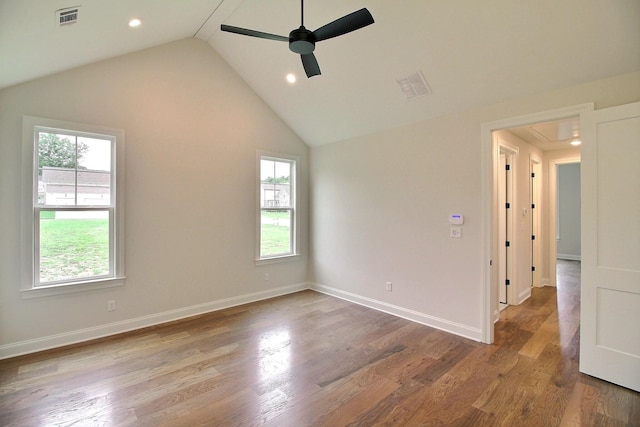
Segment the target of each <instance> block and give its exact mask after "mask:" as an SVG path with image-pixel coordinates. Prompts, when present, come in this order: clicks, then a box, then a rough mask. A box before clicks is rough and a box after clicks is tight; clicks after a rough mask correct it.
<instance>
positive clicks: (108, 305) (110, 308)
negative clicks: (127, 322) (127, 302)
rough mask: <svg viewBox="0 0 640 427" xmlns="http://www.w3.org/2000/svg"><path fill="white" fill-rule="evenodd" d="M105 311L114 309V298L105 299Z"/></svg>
mask: <svg viewBox="0 0 640 427" xmlns="http://www.w3.org/2000/svg"><path fill="white" fill-rule="evenodd" d="M107 311H116V300H114V299H111V300H109V301H107Z"/></svg>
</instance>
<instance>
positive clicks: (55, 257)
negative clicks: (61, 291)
mask: <svg viewBox="0 0 640 427" xmlns="http://www.w3.org/2000/svg"><path fill="white" fill-rule="evenodd" d="M39 265H40V271H39V274H40V283H47V282H58V281H62V280H70V279H85V278H90V277H94V276H106V275H108V274H109V265H110V262H109V211H107V210H104V211H72V212H70V211H41V212H40V260H39Z"/></svg>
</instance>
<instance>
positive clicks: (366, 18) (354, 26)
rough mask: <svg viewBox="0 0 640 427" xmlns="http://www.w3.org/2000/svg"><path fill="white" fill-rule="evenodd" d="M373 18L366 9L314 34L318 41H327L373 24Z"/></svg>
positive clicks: (330, 24)
mask: <svg viewBox="0 0 640 427" xmlns="http://www.w3.org/2000/svg"><path fill="white" fill-rule="evenodd" d="M374 22H375V21H374V20H373V16H371V13H369V11H368V10H367V9H366V8H364V9H360V10H357V11H355V12H353V13H350V14H348V15H345V16H343V17H342V18H339V19H336V20H335V21H333V22H330V23H328V24H327V25H324V26H322V27H320V28H318V29H317V30H315V31H314V32H313V34H314V35H315V36H316V41H317V42H319V41H321V40H327V39H330V38H333V37H337V36H341V35H343V34H347V33H350V32H351V31H355V30H358V29H360V28H362V27H366V26H367V25H371V24H373V23H374Z"/></svg>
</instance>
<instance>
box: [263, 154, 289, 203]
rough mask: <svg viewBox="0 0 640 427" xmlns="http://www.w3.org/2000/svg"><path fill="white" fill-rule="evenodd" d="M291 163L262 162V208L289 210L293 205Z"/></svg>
mask: <svg viewBox="0 0 640 427" xmlns="http://www.w3.org/2000/svg"><path fill="white" fill-rule="evenodd" d="M291 202H292V201H291V163H290V162H280V161H276V160H265V159H262V160H261V161H260V207H261V208H284V207H286V208H289V207H292V205H291Z"/></svg>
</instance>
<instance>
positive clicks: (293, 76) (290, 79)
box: [287, 73, 296, 84]
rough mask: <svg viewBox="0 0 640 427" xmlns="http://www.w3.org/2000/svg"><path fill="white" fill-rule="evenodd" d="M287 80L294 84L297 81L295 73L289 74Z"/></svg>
mask: <svg viewBox="0 0 640 427" xmlns="http://www.w3.org/2000/svg"><path fill="white" fill-rule="evenodd" d="M287 82H289V83H290V84H294V83H295V82H296V75H295V74H293V73H289V74H287Z"/></svg>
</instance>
